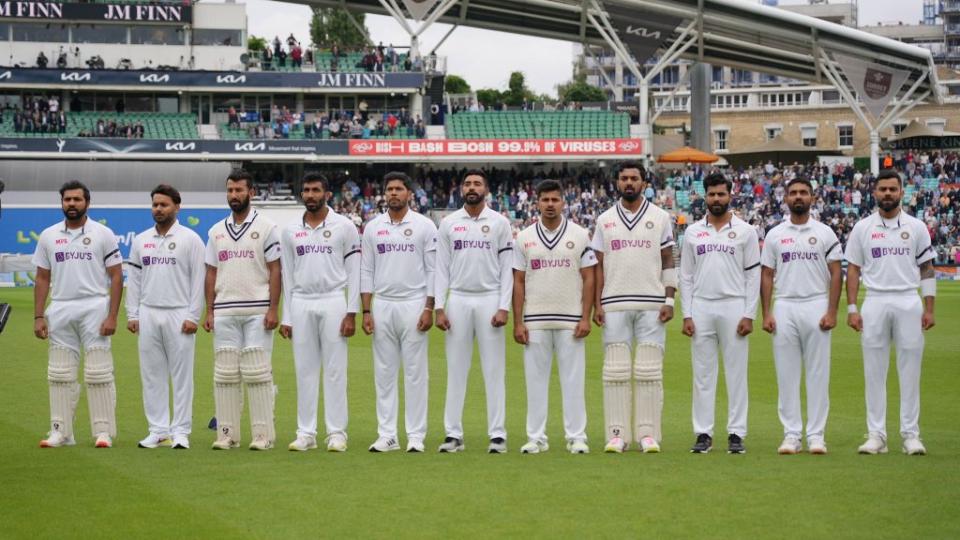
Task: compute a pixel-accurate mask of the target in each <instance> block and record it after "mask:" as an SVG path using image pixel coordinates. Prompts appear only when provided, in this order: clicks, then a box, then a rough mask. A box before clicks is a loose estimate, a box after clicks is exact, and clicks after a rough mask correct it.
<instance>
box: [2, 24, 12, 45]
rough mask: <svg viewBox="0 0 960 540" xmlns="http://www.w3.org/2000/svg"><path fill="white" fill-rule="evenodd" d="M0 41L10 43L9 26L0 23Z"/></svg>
mask: <svg viewBox="0 0 960 540" xmlns="http://www.w3.org/2000/svg"><path fill="white" fill-rule="evenodd" d="M0 41H10V25H9V24H8V23H0Z"/></svg>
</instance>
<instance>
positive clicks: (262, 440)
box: [248, 435, 317, 450]
mask: <svg viewBox="0 0 960 540" xmlns="http://www.w3.org/2000/svg"><path fill="white" fill-rule="evenodd" d="M313 444H314V447H316V444H317V443H316V442H314V443H313ZM248 448H250V449H251V450H269V449H271V448H273V441H271V440H269V439H267V438H266V437H264V436H263V435H257V436H256V437H254V438H253V442H251V443H250V446H249V447H248Z"/></svg>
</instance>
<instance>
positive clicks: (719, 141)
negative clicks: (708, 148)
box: [713, 129, 730, 152]
mask: <svg viewBox="0 0 960 540" xmlns="http://www.w3.org/2000/svg"><path fill="white" fill-rule="evenodd" d="M729 134H730V131H729V130H726V129H715V130H714V131H713V146H714V148H716V149H717V152H726V151H727V150H728V148H727V136H728V135H729Z"/></svg>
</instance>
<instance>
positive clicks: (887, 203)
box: [877, 198, 900, 212]
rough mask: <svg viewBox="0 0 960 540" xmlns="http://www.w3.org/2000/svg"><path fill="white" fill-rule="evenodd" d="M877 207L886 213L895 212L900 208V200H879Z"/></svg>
mask: <svg viewBox="0 0 960 540" xmlns="http://www.w3.org/2000/svg"><path fill="white" fill-rule="evenodd" d="M877 206H879V207H880V209H881V210H883V211H884V212H893V211H894V210H896V209H897V207H898V206H900V199H899V198H897V199H878V200H877Z"/></svg>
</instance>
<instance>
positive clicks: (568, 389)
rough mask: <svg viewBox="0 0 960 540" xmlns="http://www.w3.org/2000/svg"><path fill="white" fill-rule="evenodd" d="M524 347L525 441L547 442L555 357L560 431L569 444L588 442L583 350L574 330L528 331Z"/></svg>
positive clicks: (582, 344) (582, 345) (580, 340)
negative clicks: (559, 400) (561, 407)
mask: <svg viewBox="0 0 960 540" xmlns="http://www.w3.org/2000/svg"><path fill="white" fill-rule="evenodd" d="M529 334H530V339H529V343H528V344H527V345H526V346H525V347H524V348H523V367H524V374H525V375H526V379H527V438H528V439H529V440H531V441H543V442H546V441H547V410H548V399H547V398H548V396H549V393H550V371H551V368H552V364H553V355H554V354H556V355H557V371H558V372H559V374H560V393H561V396H562V398H563V431H564V434H565V436H566V439H567V440H568V441H576V440H580V441H586V440H587V433H586V430H587V409H586V404H585V402H584V397H583V394H584V388H583V386H584V364H585V362H586V359H585V348H584V342H583V340H582V339H576V338H574V337H573V330H530V331H529Z"/></svg>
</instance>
